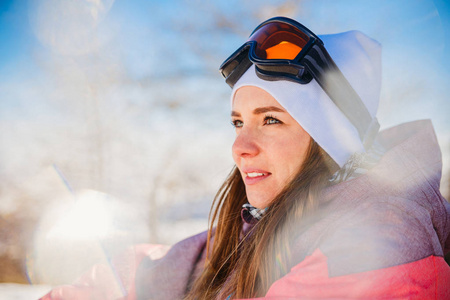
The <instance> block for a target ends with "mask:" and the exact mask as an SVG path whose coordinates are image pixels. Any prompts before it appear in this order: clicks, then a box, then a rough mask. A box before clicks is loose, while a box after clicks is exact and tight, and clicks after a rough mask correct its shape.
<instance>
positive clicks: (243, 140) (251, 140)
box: [232, 126, 260, 158]
mask: <svg viewBox="0 0 450 300" xmlns="http://www.w3.org/2000/svg"><path fill="white" fill-rule="evenodd" d="M232 151H233V156H235V157H243V158H246V157H252V156H256V155H258V153H259V152H260V147H259V145H258V142H257V133H256V132H254V130H251V129H249V128H245V126H244V127H243V128H242V129H241V130H240V132H239V133H238V135H237V136H236V139H235V140H234V143H233V147H232Z"/></svg>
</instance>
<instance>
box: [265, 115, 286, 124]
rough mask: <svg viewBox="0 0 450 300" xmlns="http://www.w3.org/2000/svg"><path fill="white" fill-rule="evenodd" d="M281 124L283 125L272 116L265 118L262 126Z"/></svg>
mask: <svg viewBox="0 0 450 300" xmlns="http://www.w3.org/2000/svg"><path fill="white" fill-rule="evenodd" d="M281 123H283V122H281V121H280V120H278V119H277V118H274V117H273V116H266V117H265V118H264V125H273V124H281Z"/></svg>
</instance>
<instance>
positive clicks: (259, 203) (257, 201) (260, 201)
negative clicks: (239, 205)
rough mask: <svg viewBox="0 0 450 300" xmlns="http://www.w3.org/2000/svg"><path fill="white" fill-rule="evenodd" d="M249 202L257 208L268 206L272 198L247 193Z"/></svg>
mask: <svg viewBox="0 0 450 300" xmlns="http://www.w3.org/2000/svg"><path fill="white" fill-rule="evenodd" d="M247 200H248V203H250V204H251V205H252V206H254V207H256V208H266V207H267V206H269V204H270V200H269V199H268V198H267V196H265V197H261V196H260V197H257V196H255V195H247Z"/></svg>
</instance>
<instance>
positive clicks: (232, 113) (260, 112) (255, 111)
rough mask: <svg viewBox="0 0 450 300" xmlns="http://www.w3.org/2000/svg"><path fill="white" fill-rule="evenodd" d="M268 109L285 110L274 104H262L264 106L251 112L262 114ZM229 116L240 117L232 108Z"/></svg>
mask: <svg viewBox="0 0 450 300" xmlns="http://www.w3.org/2000/svg"><path fill="white" fill-rule="evenodd" d="M269 111H276V112H286V111H285V110H284V109H281V108H279V107H276V106H264V107H258V108H255V109H254V110H253V114H255V115H259V114H263V113H266V112H269ZM231 116H232V117H240V116H241V114H240V113H238V112H237V111H234V110H233V111H231Z"/></svg>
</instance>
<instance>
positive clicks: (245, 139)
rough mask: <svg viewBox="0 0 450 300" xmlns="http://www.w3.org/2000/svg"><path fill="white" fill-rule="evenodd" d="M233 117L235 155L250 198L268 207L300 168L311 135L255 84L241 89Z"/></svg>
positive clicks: (263, 206) (257, 204)
mask: <svg viewBox="0 0 450 300" xmlns="http://www.w3.org/2000/svg"><path fill="white" fill-rule="evenodd" d="M231 119H232V123H233V125H234V126H235V127H236V139H235V141H234V144H233V159H234V161H235V163H236V165H237V167H238V168H239V171H240V173H241V175H242V179H243V180H244V183H245V191H246V194H247V198H248V201H249V202H250V204H251V205H253V206H254V207H257V208H265V207H267V206H268V205H269V204H270V202H271V201H272V200H273V199H274V198H275V196H277V195H278V193H280V192H281V191H282V189H283V188H284V187H285V186H286V184H287V183H289V181H290V180H292V178H293V176H295V174H296V173H297V172H298V171H299V170H300V167H301V165H302V163H303V161H304V159H305V156H306V152H307V149H308V147H309V143H310V140H311V137H310V136H309V134H308V133H307V132H306V131H305V130H303V128H302V127H301V126H300V125H299V124H298V123H297V122H296V121H295V120H294V118H292V117H291V115H290V114H289V113H288V112H287V111H286V110H285V109H284V108H283V107H282V106H281V105H280V104H279V103H278V102H277V100H275V98H273V97H272V96H271V95H270V94H269V93H267V92H266V91H264V90H262V89H260V88H257V87H253V86H244V87H242V88H240V89H238V90H237V92H236V94H235V96H234V100H233V108H232V112H231Z"/></svg>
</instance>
